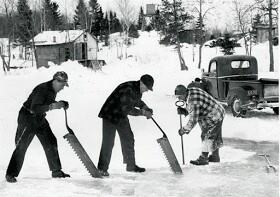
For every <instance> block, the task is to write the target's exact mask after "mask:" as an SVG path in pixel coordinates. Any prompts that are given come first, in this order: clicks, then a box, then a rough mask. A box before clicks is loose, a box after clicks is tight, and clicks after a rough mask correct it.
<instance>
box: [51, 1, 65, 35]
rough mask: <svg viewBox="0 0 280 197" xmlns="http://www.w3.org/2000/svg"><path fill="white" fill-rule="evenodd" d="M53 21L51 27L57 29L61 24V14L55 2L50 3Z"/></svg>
mask: <svg viewBox="0 0 280 197" xmlns="http://www.w3.org/2000/svg"><path fill="white" fill-rule="evenodd" d="M52 15H53V23H52V27H51V29H53V30H59V29H61V26H62V25H63V21H62V15H61V14H60V12H59V5H58V4H57V3H56V2H53V3H52Z"/></svg>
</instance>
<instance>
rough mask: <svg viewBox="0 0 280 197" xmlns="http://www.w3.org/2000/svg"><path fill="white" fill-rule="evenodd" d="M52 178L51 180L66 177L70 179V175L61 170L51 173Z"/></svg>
mask: <svg viewBox="0 0 280 197" xmlns="http://www.w3.org/2000/svg"><path fill="white" fill-rule="evenodd" d="M52 177H53V178H66V177H70V175H69V174H66V173H64V172H63V171H62V170H54V171H52Z"/></svg>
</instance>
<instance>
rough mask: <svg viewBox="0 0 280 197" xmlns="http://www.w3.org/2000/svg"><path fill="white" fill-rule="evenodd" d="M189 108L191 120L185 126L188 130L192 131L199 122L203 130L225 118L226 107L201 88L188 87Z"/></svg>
mask: <svg viewBox="0 0 280 197" xmlns="http://www.w3.org/2000/svg"><path fill="white" fill-rule="evenodd" d="M187 91H188V96H187V103H186V104H187V106H186V108H187V110H188V112H189V121H188V123H187V124H186V126H184V129H185V130H186V131H188V132H189V131H191V130H192V129H193V127H194V126H195V125H196V124H197V122H198V123H199V125H200V127H201V129H202V131H206V132H207V130H209V129H211V128H213V127H215V126H216V125H217V124H218V123H219V122H221V121H222V120H223V119H224V116H225V109H224V108H223V106H222V105H221V104H220V103H218V102H217V101H216V99H214V98H213V97H212V96H211V95H209V94H208V93H207V92H205V91H203V90H201V89H200V88H195V87H193V88H188V89H187Z"/></svg>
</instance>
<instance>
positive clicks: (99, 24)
mask: <svg viewBox="0 0 280 197" xmlns="http://www.w3.org/2000/svg"><path fill="white" fill-rule="evenodd" d="M103 17H104V13H103V11H102V7H100V8H99V10H98V11H97V13H96V17H95V20H94V21H93V23H92V28H91V33H92V34H93V35H94V36H95V37H98V36H102V30H103V19H104V18H103ZM101 39H102V38H101Z"/></svg>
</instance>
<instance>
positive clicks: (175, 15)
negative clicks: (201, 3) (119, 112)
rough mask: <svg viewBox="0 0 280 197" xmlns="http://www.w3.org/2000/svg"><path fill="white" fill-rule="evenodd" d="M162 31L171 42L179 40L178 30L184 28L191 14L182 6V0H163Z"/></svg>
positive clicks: (161, 12)
mask: <svg viewBox="0 0 280 197" xmlns="http://www.w3.org/2000/svg"><path fill="white" fill-rule="evenodd" d="M160 14H161V17H162V19H161V23H162V24H161V25H162V26H161V31H162V33H163V34H164V35H165V37H164V39H165V40H166V41H167V42H168V43H169V44H172V43H173V44H174V43H176V42H177V40H178V32H180V31H181V30H183V28H184V25H185V23H186V22H188V20H190V19H191V16H189V15H188V14H187V12H185V10H184V8H183V7H182V0H176V1H175V0H174V1H170V0H162V8H161V10H160Z"/></svg>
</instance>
